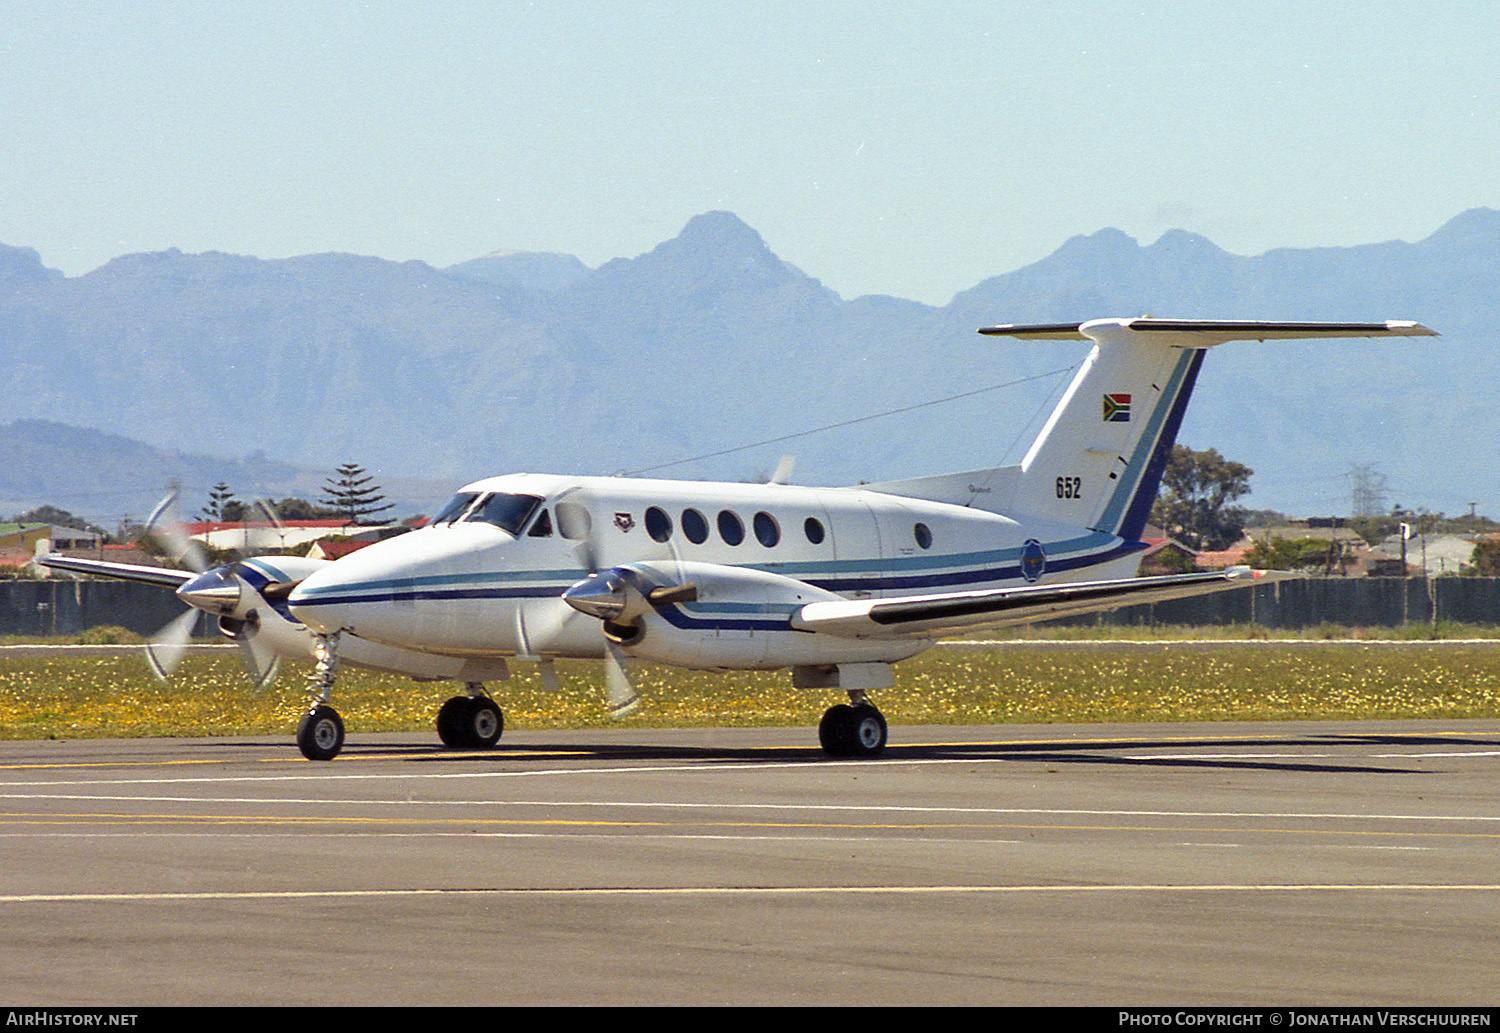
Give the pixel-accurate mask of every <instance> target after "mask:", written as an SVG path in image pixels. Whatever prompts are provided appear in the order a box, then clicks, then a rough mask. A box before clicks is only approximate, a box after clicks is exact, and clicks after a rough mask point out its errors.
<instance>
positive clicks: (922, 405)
mask: <svg viewBox="0 0 1500 1033" xmlns="http://www.w3.org/2000/svg"><path fill="white" fill-rule="evenodd" d="M1079 365H1081V363H1074V364H1073V365H1071V366H1064V367H1062V368H1060V369H1054V370H1049V371H1048V372H1046V373H1038V374H1036V375H1035V376H1030V377H1022V378H1021V379H1019V380H1008V381H1006V382H1005V383H1003V384H992V385H990V386H989V387H979V388H975V389H974V390H972V391H964V392H961V393H960V394H956V395H949V396H948V397H946V398H934V399H932V400H931V401H928V402H917V403H915V404H913V405H903V406H901V407H899V408H896V409H887V410H885V411H884V412H877V413H871V414H870V415H868V416H856V417H855V418H854V419H852V420H840V421H839V422H838V423H829V424H825V425H824V426H821V427H813V428H811V429H810V430H800V431H797V432H796V433H793V434H782V435H779V436H778V437H774V438H766V439H765V440H763V441H753V442H751V443H750V444H748V445H736V446H735V447H734V448H722V449H720V450H719V451H717V452H705V453H704V454H702V455H697V456H690V457H688V458H687V459H674V460H673V461H672V462H670V463H658V464H657V465H655V466H644V467H642V468H640V469H639V470H630V471H628V472H627V473H625V474H623V475H622V476H625V477H639V476H641V475H642V474H647V473H655V472H656V471H657V470H666V469H670V468H671V467H674V466H683V465H685V464H687V463H698V462H702V461H703V460H705V459H717V458H719V457H720V456H727V455H733V454H734V453H736V452H748V451H749V450H750V449H752V448H764V447H765V446H767V445H777V444H780V443H781V442H783V441H792V440H794V439H796V438H805V437H807V436H809V435H811V434H822V433H823V432H824V431H830V430H839V429H840V428H843V427H852V426H854V425H855V424H857V423H868V422H869V421H871V420H878V419H880V418H882V417H884V416H899V415H900V414H901V413H907V412H914V411H916V410H917V409H926V408H928V407H929V406H934V405H942V404H944V403H945V402H956V401H959V400H960V399H963V398H972V397H974V396H975V395H982V394H987V393H989V392H991V391H1000V390H1003V389H1004V388H1007V387H1016V386H1018V385H1020V384H1028V383H1030V382H1031V381H1033V380H1044V379H1046V378H1047V377H1055V376H1057V375H1058V374H1059V373H1069V372H1072V371H1073V370H1076V369H1077V368H1078V367H1079Z"/></svg>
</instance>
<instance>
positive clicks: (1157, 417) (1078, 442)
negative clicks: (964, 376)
mask: <svg viewBox="0 0 1500 1033" xmlns="http://www.w3.org/2000/svg"><path fill="white" fill-rule="evenodd" d="M980 333H983V334H992V335H1005V336H1012V337H1021V338H1031V339H1043V340H1089V341H1093V342H1094V348H1093V350H1092V351H1091V352H1090V353H1089V356H1088V358H1087V359H1085V360H1084V362H1083V365H1082V366H1081V367H1080V368H1079V370H1078V373H1077V374H1076V375H1075V376H1074V378H1073V382H1072V383H1071V384H1070V385H1069V386H1068V390H1067V392H1066V393H1065V394H1064V395H1063V397H1062V400H1061V401H1060V402H1058V404H1057V408H1055V409H1054V410H1053V412H1052V415H1051V417H1049V418H1048V420H1047V424H1046V426H1044V427H1043V428H1042V431H1041V433H1040V434H1038V435H1037V438H1036V440H1035V441H1034V442H1033V443H1032V445H1031V448H1030V450H1029V451H1028V452H1027V453H1026V458H1025V459H1023V460H1022V461H1021V470H1020V476H1019V480H1018V483H1017V485H1016V490H1015V493H1014V495H1013V496H1012V505H1013V506H1014V508H1015V509H1016V510H1017V511H1018V512H1020V513H1024V514H1025V515H1027V516H1032V517H1036V518H1039V519H1043V520H1055V521H1057V522H1059V523H1064V524H1069V525H1072V526H1074V527H1087V528H1091V529H1093V530H1097V531H1103V532H1105V533H1106V534H1113V535H1118V536H1119V537H1121V538H1124V539H1126V540H1127V541H1134V540H1137V539H1139V538H1140V535H1141V532H1142V530H1143V529H1144V527H1145V525H1146V520H1147V518H1148V517H1149V516H1150V514H1151V506H1152V504H1153V503H1154V502H1155V501H1156V493H1157V490H1158V489H1159V488H1160V486H1161V477H1162V472H1163V471H1164V470H1165V468H1166V465H1167V460H1168V459H1169V458H1170V457H1171V453H1172V445H1173V443H1174V442H1175V441H1176V440H1177V431H1178V428H1179V427H1180V426H1181V425H1182V416H1183V413H1184V412H1185V411H1186V410H1187V403H1188V399H1189V398H1190V397H1191V395H1192V393H1193V386H1194V384H1195V383H1196V381H1197V378H1198V370H1199V368H1200V367H1201V366H1202V365H1203V357H1204V354H1205V353H1206V351H1207V349H1209V348H1211V347H1213V346H1214V345H1218V344H1223V343H1224V342H1225V341H1233V340H1247V339H1249V340H1272V339H1291V338H1308V337H1376V336H1401V337H1405V336H1430V335H1432V333H1433V332H1432V331H1431V330H1429V329H1427V328H1426V327H1424V326H1421V325H1419V324H1417V323H1403V322H1386V323H1271V322H1246V321H1226V320H1174V319H1152V318H1150V317H1145V318H1141V319H1096V320H1093V321H1091V322H1087V323H1077V324H1072V323H1065V324H1046V325H1040V326H997V327H988V328H986V329H983V330H981V331H980Z"/></svg>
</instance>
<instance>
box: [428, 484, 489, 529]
mask: <svg viewBox="0 0 1500 1033" xmlns="http://www.w3.org/2000/svg"><path fill="white" fill-rule="evenodd" d="M477 498H479V492H477V491H461V492H459V493H458V494H457V495H455V496H453V497H452V498H451V499H449V500H448V504H447V505H446V506H444V507H443V508H442V509H440V510H438V514H437V516H435V517H433V518H432V520H431V521H430V522H429V524H451V523H452V522H453V521H455V520H457V519H458V518H459V517H461V516H463V515H464V510H466V509H468V508H469V506H470V504H472V503H473V501H474V500H475V499H477Z"/></svg>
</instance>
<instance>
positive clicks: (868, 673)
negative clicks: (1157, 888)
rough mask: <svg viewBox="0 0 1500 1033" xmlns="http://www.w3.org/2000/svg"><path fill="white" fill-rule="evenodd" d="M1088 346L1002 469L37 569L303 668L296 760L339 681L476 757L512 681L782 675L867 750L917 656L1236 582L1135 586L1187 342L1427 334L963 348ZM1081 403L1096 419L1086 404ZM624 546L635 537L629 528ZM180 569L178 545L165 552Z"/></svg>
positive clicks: (826, 736)
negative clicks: (647, 671) (1031, 435)
mask: <svg viewBox="0 0 1500 1033" xmlns="http://www.w3.org/2000/svg"><path fill="white" fill-rule="evenodd" d="M980 333H982V334H986V335H992V336H1009V337H1014V338H1019V339H1022V340H1069V341H1086V342H1090V343H1091V344H1092V345H1093V347H1092V349H1091V350H1090V352H1089V354H1088V356H1087V357H1086V358H1085V359H1084V360H1083V362H1082V364H1081V365H1080V367H1079V368H1078V371H1077V373H1076V374H1075V375H1074V377H1073V380H1072V382H1071V384H1070V385H1069V387H1068V388H1067V390H1066V392H1065V393H1064V394H1063V396H1062V399H1061V400H1060V401H1059V402H1058V404H1057V406H1056V408H1055V409H1054V410H1053V412H1052V414H1051V416H1050V417H1049V418H1048V420H1047V422H1046V424H1045V425H1044V426H1043V428H1042V430H1041V431H1040V433H1039V434H1038V435H1037V437H1036V439H1035V440H1034V441H1033V442H1032V444H1031V447H1030V448H1029V450H1028V451H1027V452H1026V454H1025V457H1024V458H1023V459H1022V460H1021V462H1020V464H1019V465H1016V466H1007V467H998V468H992V469H985V470H974V471H967V472H964V473H957V474H950V475H939V476H933V477H922V478H916V479H911V480H902V481H891V482H888V483H884V484H867V485H860V486H858V487H846V488H811V487H800V486H796V485H791V484H787V483H783V482H784V480H785V477H784V476H782V474H781V471H780V470H778V475H777V476H776V477H774V478H773V479H772V482H771V483H769V484H731V483H714V482H704V481H672V480H644V479H632V478H620V477H569V476H559V475H544V474H509V475H506V476H501V477H491V478H487V479H484V480H479V481H475V482H473V483H472V484H468V485H466V486H464V487H463V488H462V489H460V490H459V491H458V493H457V494H456V495H454V497H453V498H452V499H451V500H450V501H449V502H448V504H447V505H445V506H444V507H443V508H442V509H441V510H440V511H439V512H438V514H437V515H436V516H435V517H433V519H432V521H431V522H430V523H429V524H428V525H427V526H426V527H423V528H421V529H419V530H416V531H412V532H410V533H407V534H404V535H401V536H399V537H396V538H392V539H389V540H386V541H382V542H377V543H376V544H373V545H371V546H368V547H367V548H364V549H362V550H360V551H358V552H354V553H351V554H349V555H347V556H345V557H343V558H341V559H337V560H331V561H326V560H314V559H303V558H293V557H283V556H276V557H258V558H252V559H247V560H243V561H240V562H238V563H233V564H229V565H225V566H220V567H215V568H213V569H207V570H205V569H203V566H204V565H203V564H201V563H190V564H189V565H191V566H195V567H196V568H197V569H196V570H194V571H184V570H176V569H167V568H158V567H136V566H127V565H124V564H116V563H108V562H102V561H93V560H83V559H72V558H66V557H62V556H55V555H54V556H48V557H44V558H43V560H42V561H41V562H43V563H45V564H46V565H48V566H51V567H54V568H57V569H60V570H68V571H75V572H81V573H90V574H99V575H104V576H109V577H118V578H125V579H130V580H138V581H147V582H151V583H155V584H161V585H165V586H169V587H172V588H174V589H176V592H177V595H178V596H179V597H180V598H181V599H182V600H183V601H184V602H186V603H187V604H188V605H189V606H190V607H192V609H191V610H190V611H189V612H188V613H187V614H185V615H184V617H185V620H184V621H179V622H177V625H176V626H174V627H173V628H171V629H169V630H168V631H166V632H165V633H164V634H163V636H162V637H161V638H160V640H159V641H158V642H156V643H154V644H153V645H152V646H151V647H150V648H149V650H148V652H149V655H150V657H151V659H152V663H153V666H154V667H155V668H156V669H157V670H158V671H159V672H160V673H162V674H168V673H170V671H171V669H172V668H173V667H175V665H176V662H177V660H178V659H179V658H180V656H181V651H182V648H183V646H184V645H185V643H186V638H187V634H188V630H189V629H190V628H191V626H192V625H191V620H192V619H193V618H195V617H196V615H197V611H206V612H208V613H210V614H213V615H215V616H217V617H218V620H219V627H220V630H221V631H223V632H224V634H226V635H228V636H229V637H230V638H232V639H234V640H235V641H236V642H238V643H239V644H240V646H241V649H242V652H243V653H244V656H245V659H246V662H247V665H248V666H249V667H250V669H251V673H252V677H253V678H254V679H255V680H256V681H259V682H262V683H263V682H265V681H268V680H269V678H270V677H272V676H274V674H275V671H276V664H277V662H278V661H279V660H281V659H289V660H303V661H312V663H313V672H312V675H311V679H310V695H311V697H312V702H311V706H310V708H309V710H308V712H307V714H306V715H305V716H304V717H303V719H302V721H301V723H300V725H299V727H298V732H297V741H298V745H299V746H300V747H301V750H302V752H303V754H304V755H305V756H307V757H308V758H310V759H317V760H326V759H330V758H332V757H334V756H335V755H337V754H338V752H339V751H340V749H341V748H342V746H343V743H344V727H343V721H342V719H341V718H340V717H339V714H338V712H337V711H336V710H335V709H334V708H333V705H332V700H333V691H334V687H335V685H336V682H337V674H338V671H339V670H340V668H341V666H342V665H343V664H354V665H356V666H361V667H369V668H376V669H381V670H387V671H395V672H398V673H401V674H405V675H409V676H411V677H412V678H415V679H420V680H434V679H446V680H451V681H455V682H458V683H460V684H462V685H463V686H464V692H463V693H461V694H457V695H454V696H453V697H452V698H451V699H449V700H448V701H447V702H446V703H445V704H443V706H442V708H441V709H440V710H439V712H438V714H437V731H438V735H439V737H440V738H441V740H442V741H443V743H445V744H446V745H448V746H450V747H457V748H485V747H490V746H493V745H495V743H496V742H497V741H498V740H499V739H500V736H501V734H502V732H503V730H504V717H503V714H502V712H501V709H500V707H499V705H498V704H497V703H496V702H495V701H494V700H493V699H492V698H491V696H490V694H489V692H488V690H487V688H486V683H487V682H493V681H498V680H503V679H505V678H506V677H508V675H509V671H510V665H511V664H512V663H526V664H536V665H537V666H538V668H539V669H540V672H541V676H542V679H543V681H544V682H545V683H547V684H548V685H552V686H555V685H556V684H557V672H556V668H555V666H554V665H555V662H556V661H557V660H560V659H593V660H597V661H601V662H602V663H603V664H604V670H605V684H606V694H607V699H608V705H609V709H610V712H611V713H612V714H615V715H620V714H625V713H628V712H629V711H630V710H632V709H633V708H634V707H635V706H636V704H637V696H636V692H635V689H634V687H633V684H632V681H631V677H630V673H629V665H630V664H631V663H633V662H636V661H649V662H653V663H659V664H667V665H672V666H675V667H680V668H687V669H691V670H702V671H726V670H775V669H787V670H790V672H791V677H792V682H793V684H794V685H796V686H797V687H799V688H803V689H807V690H825V691H835V692H839V693H842V694H845V695H846V696H847V698H848V702H847V703H839V704H836V705H834V706H832V707H830V708H829V709H828V711H827V712H826V714H825V715H824V717H823V719H822V722H821V723H820V725H819V729H818V736H819V740H820V742H821V743H822V746H823V748H824V750H825V751H826V752H827V753H828V754H830V755H832V756H836V757H848V756H872V755H874V754H877V753H879V752H880V750H881V749H882V748H883V747H884V746H885V743H886V736H887V729H886V722H885V718H884V717H883V716H882V714H881V713H880V711H879V709H878V708H877V707H876V706H875V703H874V701H873V699H872V693H878V692H879V690H881V689H883V688H888V687H890V686H892V685H894V683H895V675H894V669H893V665H894V664H896V663H898V662H900V661H901V660H904V659H906V658H908V657H910V656H913V655H915V654H917V653H920V652H921V651H923V650H924V649H927V648H928V647H929V646H931V645H932V644H933V643H934V642H936V641H937V640H938V639H939V638H941V637H943V636H947V635H952V634H955V633H959V632H965V631H969V630H973V629H978V628H986V627H996V626H1002V625H1011V624H1020V623H1025V622H1030V621H1035V620H1041V619H1046V618H1049V617H1058V616H1065V615H1070V614H1079V613H1089V612H1094V611H1098V610H1103V609H1107V608H1111V607H1115V606H1119V605H1122V604H1126V603H1136V602H1149V601H1155V600H1160V599H1168V598H1177V597H1181V596H1185V595H1195V594H1199V593H1204V592H1213V591H1219V590H1222V589H1224V588H1228V587H1233V586H1235V585H1239V584H1244V583H1247V582H1248V581H1249V580H1250V578H1251V576H1252V572H1250V571H1248V570H1246V569H1244V568H1238V569H1231V570H1229V571H1218V572H1204V573H1195V574H1182V575H1171V576H1166V577H1146V578H1142V577H1136V576H1135V575H1136V571H1137V567H1138V566H1139V563H1140V558H1141V552H1142V550H1143V549H1144V548H1145V545H1144V543H1143V542H1142V541H1141V540H1140V538H1141V533H1142V530H1143V529H1144V527H1145V524H1146V518H1147V516H1148V514H1149V513H1150V510H1151V505H1152V502H1153V501H1154V500H1155V498H1156V493H1157V489H1158V487H1159V485H1160V481H1161V476H1162V470H1163V468H1164V467H1165V465H1166V462H1167V458H1168V455H1169V453H1170V452H1171V448H1172V444H1173V442H1174V440H1175V439H1176V436H1177V431H1178V427H1179V426H1180V425H1181V422H1182V417H1183V413H1184V411H1185V410H1186V408H1187V404H1188V398H1189V396H1190V395H1191V394H1192V391H1193V386H1194V384H1195V383H1196V381H1197V377H1198V372H1199V369H1200V367H1201V366H1202V364H1203V359H1204V356H1205V355H1206V354H1207V352H1208V349H1210V348H1212V347H1215V346H1217V345H1219V344H1223V343H1225V342H1227V341H1234V340H1261V341H1265V340H1271V339H1295V338H1313V337H1393V336H1395V337H1401V336H1416V335H1431V334H1432V331H1431V330H1428V329H1427V328H1425V327H1423V326H1420V325H1419V324H1416V323H1407V322H1385V323H1271V322H1229V321H1221V320H1211V321H1198V320H1166V319H1153V318H1142V319H1098V320H1093V321H1091V322H1086V323H1063V324H1046V325H1005V326H996V327H989V328H986V329H983V330H981V331H980ZM1100 398H1102V399H1103V400H1104V418H1103V420H1102V421H1101V420H1100V418H1099V415H1098V413H1099V410H1098V409H1095V408H1094V406H1095V405H1098V404H1099V403H1098V401H1097V399H1100ZM642 532H644V533H642ZM182 552H183V554H184V555H190V552H191V550H186V549H185V550H182Z"/></svg>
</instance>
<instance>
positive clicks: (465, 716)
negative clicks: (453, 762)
mask: <svg viewBox="0 0 1500 1033" xmlns="http://www.w3.org/2000/svg"><path fill="white" fill-rule="evenodd" d="M468 688H469V695H467V696H454V697H453V698H452V699H450V700H448V702H446V703H444V704H443V705H442V707H441V708H440V709H439V710H438V715H437V733H438V738H439V739H441V740H443V745H444V746H447V747H450V748H452V749H460V750H487V749H489V748H490V747H492V746H494V745H495V744H496V743H498V742H499V741H500V736H501V734H502V733H503V732H504V731H505V715H504V714H503V713H501V711H500V708H499V706H497V705H496V703H495V701H494V700H492V699H490V698H489V696H487V695H485V694H484V686H483V685H480V684H479V683H478V682H473V683H470V685H469V686H468Z"/></svg>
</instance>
